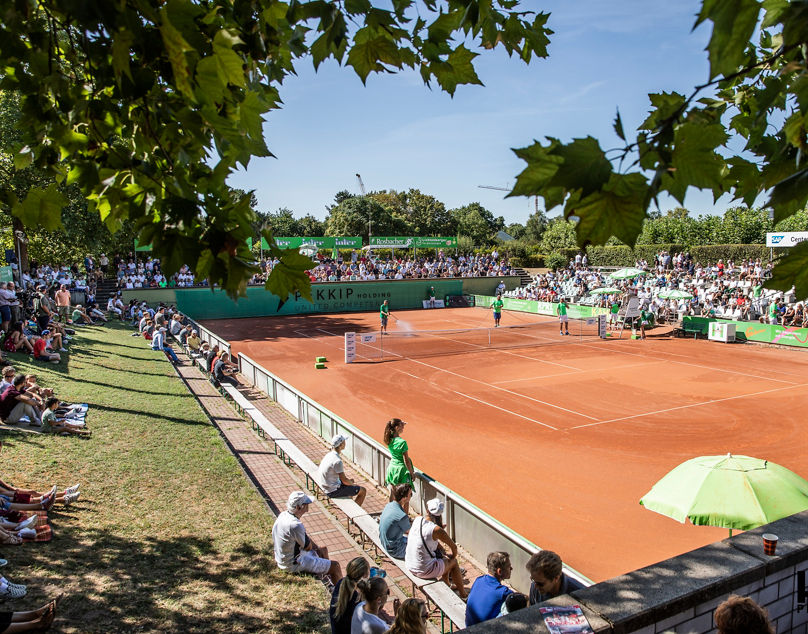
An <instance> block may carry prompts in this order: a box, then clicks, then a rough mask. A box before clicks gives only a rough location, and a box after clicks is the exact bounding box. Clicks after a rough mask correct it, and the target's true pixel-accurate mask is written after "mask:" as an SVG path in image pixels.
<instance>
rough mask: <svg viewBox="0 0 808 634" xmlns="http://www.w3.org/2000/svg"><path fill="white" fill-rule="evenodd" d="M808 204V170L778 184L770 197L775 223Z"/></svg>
mask: <svg viewBox="0 0 808 634" xmlns="http://www.w3.org/2000/svg"><path fill="white" fill-rule="evenodd" d="M806 204H808V169H804V170H801V171H799V172H797V173H795V174H792V175H791V176H789V177H788V178H786V179H784V180H782V181H780V182H779V183H777V184H776V185H775V186H774V187H773V188H772V193H771V195H770V196H769V206H771V207H772V208H773V209H774V222H775V223H777V222H780V221H781V220H785V219H786V218H788V217H789V216H791V215H792V214H794V213H796V212H797V211H800V210H801V209H804V208H805V206H806ZM802 244H805V243H802ZM800 297H803V296H802V295H800Z"/></svg>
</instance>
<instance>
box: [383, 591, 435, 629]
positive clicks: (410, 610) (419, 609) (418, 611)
mask: <svg viewBox="0 0 808 634" xmlns="http://www.w3.org/2000/svg"><path fill="white" fill-rule="evenodd" d="M428 621H429V608H427V607H426V602H425V601H424V600H423V599H404V602H403V603H402V604H401V607H399V608H398V612H396V618H395V620H394V621H393V625H392V627H390V629H389V630H388V634H426V632H427V630H426V624H427V622H428Z"/></svg>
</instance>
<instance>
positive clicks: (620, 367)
mask: <svg viewBox="0 0 808 634" xmlns="http://www.w3.org/2000/svg"><path fill="white" fill-rule="evenodd" d="M655 363H667V361H666V360H665V359H657V360H656V361H653V360H649V361H648V363H630V364H629V365H617V366H613V367H609V368H597V369H593V370H578V372H557V373H556V374H542V375H539V376H529V377H527V378H524V379H508V380H507V381H494V385H502V384H503V383H519V382H520V381H534V380H536V379H549V378H550V377H554V376H572V375H577V374H589V373H591V372H611V373H614V372H618V371H620V370H625V369H626V368H638V367H642V366H648V365H654V364H655Z"/></svg>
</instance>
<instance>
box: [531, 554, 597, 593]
mask: <svg viewBox="0 0 808 634" xmlns="http://www.w3.org/2000/svg"><path fill="white" fill-rule="evenodd" d="M525 568H527V572H528V574H529V575H530V582H531V583H530V595H529V598H530V605H535V604H537V603H541V602H542V601H547V599H552V598H553V597H557V596H558V595H560V594H569V593H570V592H574V591H575V590H580V589H582V588H583V587H584V586H583V584H582V583H581V582H579V581H576V580H575V579H573V578H572V577H568V576H567V575H565V574H564V571H563V569H562V568H563V563H562V561H561V557H559V556H558V555H557V554H556V553H554V552H553V551H552V550H540V551H539V552H537V553H536V554H535V555H533V556H532V557H531V558H530V559H529V560H528V562H527V564H526V565H525Z"/></svg>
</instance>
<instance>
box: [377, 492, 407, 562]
mask: <svg viewBox="0 0 808 634" xmlns="http://www.w3.org/2000/svg"><path fill="white" fill-rule="evenodd" d="M411 498H412V487H411V486H410V485H409V484H398V485H396V486H394V487H393V501H392V502H388V503H387V506H385V507H384V510H383V511H382V515H381V517H380V518H379V539H380V541H381V542H382V546H384V550H385V551H386V552H387V554H388V555H390V556H391V557H395V558H396V559H404V555H405V554H406V552H407V533H408V532H409V530H410V517H409V515H407V511H408V510H409V508H410V499H411Z"/></svg>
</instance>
